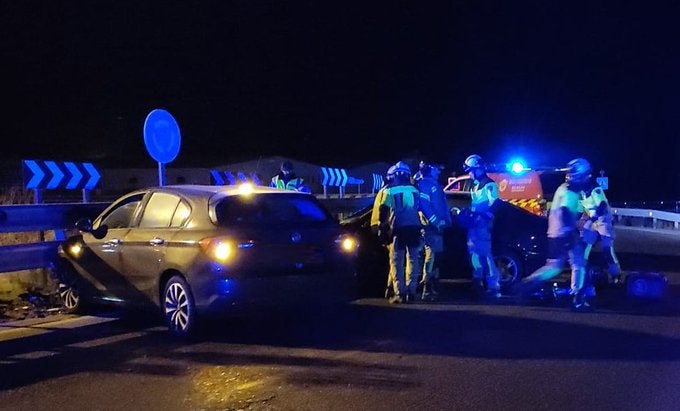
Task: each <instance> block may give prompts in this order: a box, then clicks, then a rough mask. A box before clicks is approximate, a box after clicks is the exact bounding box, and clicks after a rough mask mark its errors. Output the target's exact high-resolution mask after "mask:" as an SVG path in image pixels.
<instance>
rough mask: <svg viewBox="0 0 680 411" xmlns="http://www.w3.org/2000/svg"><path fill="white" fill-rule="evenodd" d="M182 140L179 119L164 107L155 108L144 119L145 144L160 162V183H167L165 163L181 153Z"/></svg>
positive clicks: (153, 156)
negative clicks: (176, 119)
mask: <svg viewBox="0 0 680 411" xmlns="http://www.w3.org/2000/svg"><path fill="white" fill-rule="evenodd" d="M181 142H182V138H181V135H180V133H179V126H178V125H177V121H175V118H174V117H172V115H171V114H170V113H168V112H167V111H165V110H163V109H155V110H153V111H151V112H150V113H149V115H147V116H146V120H145V121H144V145H146V150H147V151H148V152H149V155H150V156H151V157H152V158H153V159H154V160H156V161H157V162H158V185H159V186H163V185H165V164H167V163H170V162H172V161H173V160H174V159H175V158H176V157H177V154H179V148H180V145H181Z"/></svg>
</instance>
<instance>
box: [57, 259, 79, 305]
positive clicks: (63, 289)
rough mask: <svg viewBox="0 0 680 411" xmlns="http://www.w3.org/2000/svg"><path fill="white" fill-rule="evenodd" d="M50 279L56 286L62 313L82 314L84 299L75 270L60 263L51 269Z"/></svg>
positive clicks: (65, 263)
mask: <svg viewBox="0 0 680 411" xmlns="http://www.w3.org/2000/svg"><path fill="white" fill-rule="evenodd" d="M52 278H53V279H54V281H55V282H56V284H57V294H58V296H59V301H60V303H61V306H62V311H63V312H64V313H67V314H83V313H84V311H85V308H86V301H85V300H86V298H85V295H84V293H83V289H82V287H81V285H82V284H81V283H80V282H79V279H78V276H77V274H76V272H75V269H74V268H73V267H72V266H71V264H69V263H68V262H65V261H60V262H59V263H58V264H56V265H55V266H53V268H52Z"/></svg>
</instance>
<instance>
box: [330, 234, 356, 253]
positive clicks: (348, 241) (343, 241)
mask: <svg viewBox="0 0 680 411" xmlns="http://www.w3.org/2000/svg"><path fill="white" fill-rule="evenodd" d="M335 243H336V244H338V245H339V246H340V250H342V252H344V253H348V254H350V253H353V252H355V251H356V250H357V247H359V242H358V241H357V240H356V238H354V237H352V236H350V235H342V236H339V237H338V238H337V239H336V240H335Z"/></svg>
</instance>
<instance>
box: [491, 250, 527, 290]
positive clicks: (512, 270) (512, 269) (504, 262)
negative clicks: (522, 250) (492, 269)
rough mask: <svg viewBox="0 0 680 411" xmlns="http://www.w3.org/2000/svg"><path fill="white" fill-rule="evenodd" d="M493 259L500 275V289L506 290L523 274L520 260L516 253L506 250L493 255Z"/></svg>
mask: <svg viewBox="0 0 680 411" xmlns="http://www.w3.org/2000/svg"><path fill="white" fill-rule="evenodd" d="M493 259H494V262H495V263H496V268H498V272H499V275H500V278H499V282H500V284H501V289H503V290H508V289H509V288H510V287H512V285H513V284H514V283H516V282H517V281H519V280H520V279H521V277H522V274H523V273H524V265H523V263H522V260H520V258H519V256H518V255H517V254H516V253H514V252H511V251H507V250H506V251H502V252H501V253H498V254H496V255H494V258H493Z"/></svg>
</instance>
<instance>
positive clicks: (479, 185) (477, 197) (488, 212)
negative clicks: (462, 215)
mask: <svg viewBox="0 0 680 411" xmlns="http://www.w3.org/2000/svg"><path fill="white" fill-rule="evenodd" d="M470 196H471V198H472V203H471V204H470V211H472V212H473V213H477V214H481V215H484V216H486V217H488V218H493V213H494V211H495V207H494V204H495V203H496V200H498V185H496V182H495V181H493V180H492V179H491V178H489V176H487V175H484V176H483V177H482V178H480V179H479V180H475V181H474V185H473V186H472V190H471V191H470Z"/></svg>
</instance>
